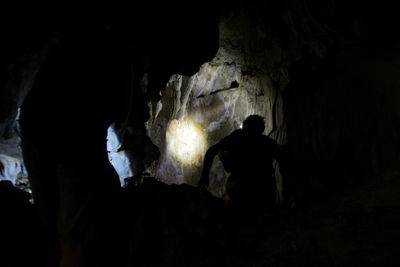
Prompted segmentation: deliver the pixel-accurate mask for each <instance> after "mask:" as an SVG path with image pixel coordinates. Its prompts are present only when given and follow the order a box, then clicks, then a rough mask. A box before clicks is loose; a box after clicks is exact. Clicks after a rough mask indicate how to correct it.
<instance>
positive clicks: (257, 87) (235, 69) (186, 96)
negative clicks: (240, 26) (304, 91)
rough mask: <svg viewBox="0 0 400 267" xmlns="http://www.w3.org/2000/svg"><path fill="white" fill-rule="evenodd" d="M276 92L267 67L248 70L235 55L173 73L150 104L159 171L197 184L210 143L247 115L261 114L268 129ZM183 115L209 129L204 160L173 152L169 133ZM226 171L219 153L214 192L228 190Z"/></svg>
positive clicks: (174, 180) (150, 126)
mask: <svg viewBox="0 0 400 267" xmlns="http://www.w3.org/2000/svg"><path fill="white" fill-rule="evenodd" d="M219 53H222V52H221V50H220V52H219ZM227 58H228V56H227V55H226V56H225V59H227ZM276 92H277V91H276V88H275V87H274V85H273V82H272V81H271V79H270V78H269V77H268V75H266V74H263V73H262V72H259V73H256V74H253V75H251V76H250V75H243V74H242V71H241V68H240V66H238V65H237V64H235V63H234V62H233V58H232V60H231V63H225V62H221V61H219V60H218V59H215V60H213V61H211V62H209V63H205V64H203V65H202V66H201V67H200V70H199V72H198V73H196V74H195V75H193V76H191V77H186V76H181V75H173V76H171V78H170V80H169V82H168V84H167V86H166V89H165V90H164V91H162V97H161V100H160V101H159V102H158V103H151V104H150V105H149V106H150V107H151V112H150V113H151V117H150V119H149V121H148V122H147V123H146V126H147V130H148V134H149V136H150V137H151V139H152V141H153V142H154V144H156V145H157V146H158V147H159V148H160V151H161V157H160V160H159V162H158V165H157V167H156V169H155V170H154V172H155V176H156V177H157V178H158V179H159V180H161V181H163V182H166V183H169V184H171V183H176V184H182V183H186V184H190V185H197V183H198V180H199V179H200V174H201V170H202V158H203V157H204V153H205V151H206V149H207V148H208V147H209V146H211V145H213V144H215V143H216V142H218V141H219V140H220V139H221V138H223V137H224V136H226V135H228V134H230V133H231V132H232V131H233V130H235V129H238V128H239V127H240V125H241V123H242V121H243V120H244V119H245V118H246V117H247V116H248V115H250V114H259V115H261V116H263V117H264V118H265V120H266V129H265V134H268V133H269V132H270V131H271V130H272V129H273V118H274V115H273V112H272V110H273V107H274V101H275V99H276ZM182 119H185V120H192V121H194V122H195V123H196V124H198V125H199V126H200V127H201V128H202V129H203V130H204V131H205V133H206V135H207V138H206V139H207V140H206V142H204V144H203V146H204V147H203V149H201V151H200V152H199V153H200V155H199V158H200V159H201V160H198V161H197V162H195V163H192V164H189V165H188V164H185V163H184V162H182V161H180V160H178V159H176V158H174V157H172V156H171V153H169V151H168V149H167V147H168V143H167V142H168V140H166V138H165V136H166V133H167V129H168V127H169V125H170V124H171V122H173V121H175V120H182ZM226 177H227V175H226V173H225V171H224V169H223V166H222V164H221V162H220V161H219V159H216V160H215V163H214V166H213V168H212V170H211V184H210V187H209V189H210V191H211V192H212V193H213V194H214V195H216V196H222V195H223V193H224V191H225V188H224V185H225V181H226Z"/></svg>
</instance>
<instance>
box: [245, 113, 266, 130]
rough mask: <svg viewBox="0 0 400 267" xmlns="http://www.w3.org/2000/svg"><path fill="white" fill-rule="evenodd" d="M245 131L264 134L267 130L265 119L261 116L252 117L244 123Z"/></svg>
mask: <svg viewBox="0 0 400 267" xmlns="http://www.w3.org/2000/svg"><path fill="white" fill-rule="evenodd" d="M243 129H245V130H250V131H253V132H255V133H258V134H262V133H263V132H264V129H265V122H264V118H263V117H261V116H259V115H250V116H248V117H247V118H246V119H245V120H244V121H243Z"/></svg>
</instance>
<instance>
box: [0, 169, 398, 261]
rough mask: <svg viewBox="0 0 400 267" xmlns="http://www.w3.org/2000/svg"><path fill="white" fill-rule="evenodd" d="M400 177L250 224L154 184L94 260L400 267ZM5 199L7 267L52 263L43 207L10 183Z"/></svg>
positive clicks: (137, 192)
mask: <svg viewBox="0 0 400 267" xmlns="http://www.w3.org/2000/svg"><path fill="white" fill-rule="evenodd" d="M399 178H400V174H396V173H392V174H387V175H384V176H382V177H380V178H379V179H377V180H375V181H373V182H369V183H367V184H365V185H364V186H361V187H358V188H357V189H352V190H348V192H345V190H344V192H343V193H342V194H341V195H340V196H336V197H332V198H330V199H327V200H325V201H319V202H318V203H314V204H313V205H309V206H303V207H297V208H279V209H276V210H268V211H265V212H263V213H259V214H256V215H251V214H247V216H246V214H240V215H237V214H234V213H233V214H232V213H231V212H230V210H229V208H228V207H227V206H226V205H225V203H224V202H223V201H222V200H220V199H218V198H215V197H213V196H212V195H211V194H210V193H209V192H208V191H205V190H202V189H199V188H195V187H191V186H188V185H166V184H162V183H159V182H157V181H156V180H153V179H149V180H148V181H147V182H145V183H144V184H143V185H142V186H141V187H140V188H138V187H128V188H124V189H122V192H121V196H122V198H121V206H120V209H119V210H120V211H121V217H120V218H118V219H117V220H119V221H118V225H119V229H118V231H117V232H118V233H119V234H118V236H117V237H116V238H115V239H114V242H115V243H112V244H107V245H106V246H103V247H102V248H101V249H99V250H97V248H95V249H94V250H93V251H92V254H91V255H92V256H93V255H94V256H93V257H96V258H98V259H99V261H101V259H102V257H101V255H104V253H106V254H107V253H108V254H110V255H111V258H114V260H115V264H114V266H398V265H399V260H398V255H400V246H399V245H398V240H399V238H400V230H399V229H398V227H399V225H400V215H399V214H400V212H399V211H400V195H399V194H398V192H399V189H400V179H399ZM1 191H2V192H1V194H0V197H1V202H0V204H1V207H2V209H1V210H2V219H1V224H2V225H1V228H0V229H1V232H2V238H1V241H0V243H1V250H0V254H1V257H0V259H1V260H0V266H28V265H27V264H29V265H31V266H34V265H35V263H43V262H46V261H47V260H48V258H51V255H49V254H51V253H54V251H53V252H51V250H48V249H45V248H46V244H45V243H46V242H45V239H43V238H41V233H43V228H42V227H41V226H40V224H39V223H38V218H37V217H36V216H35V213H34V209H33V206H32V205H31V204H29V201H28V199H27V197H26V195H23V194H20V191H17V190H15V189H10V188H9V187H7V186H6V184H4V183H2V185H1ZM99 251H100V252H101V253H99ZM21 255H23V257H21ZM35 266H39V265H35Z"/></svg>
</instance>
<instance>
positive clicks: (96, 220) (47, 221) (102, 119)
mask: <svg viewBox="0 0 400 267" xmlns="http://www.w3.org/2000/svg"><path fill="white" fill-rule="evenodd" d="M106 37H107V36H104V35H103V34H102V33H98V34H97V33H96V32H94V31H93V32H92V31H90V32H87V33H86V32H82V33H76V36H73V37H71V38H70V39H67V38H66V39H65V40H62V41H60V42H59V43H57V44H56V45H54V47H53V48H52V50H51V53H49V56H48V57H47V59H46V61H45V62H44V64H43V67H42V70H41V73H40V75H39V78H38V80H37V81H36V83H35V84H34V86H33V88H32V91H31V92H30V93H29V95H28V96H27V98H26V99H25V101H24V103H23V106H22V108H21V118H20V123H21V130H22V137H23V138H22V145H23V152H24V161H25V164H26V167H27V170H28V173H29V179H30V184H31V188H32V193H33V198H34V201H35V206H36V207H37V209H38V213H39V215H40V216H41V218H42V220H43V222H44V225H45V227H46V229H47V231H48V235H49V239H50V241H51V242H54V243H58V242H60V243H61V247H62V255H61V258H62V259H61V262H62V264H64V265H68V264H69V265H68V266H80V265H78V264H77V262H78V261H80V262H82V261H83V260H84V258H85V259H86V258H87V257H86V256H87V255H88V253H89V252H90V251H89V250H92V249H93V250H96V251H99V250H100V251H103V249H102V247H104V248H107V249H108V250H109V251H110V250H111V249H110V247H111V248H112V247H116V245H115V244H113V243H112V242H111V241H110V240H113V239H114V237H115V236H117V234H116V232H117V227H116V223H115V222H116V221H117V220H118V218H116V217H117V216H116V215H117V213H116V207H117V206H118V203H117V197H118V193H119V190H120V182H119V178H118V175H117V173H116V172H115V170H114V169H113V167H112V166H111V164H110V162H109V161H108V156H107V149H106V136H107V128H108V126H109V125H110V124H111V123H112V122H113V120H114V119H115V117H116V115H115V113H116V110H117V108H116V105H117V104H116V103H117V102H116V99H117V98H116V97H115V96H114V95H115V94H116V93H117V92H118V91H117V89H118V90H119V88H120V85H119V80H118V73H116V72H117V70H118V65H116V63H115V60H114V54H115V50H112V46H111V44H112V43H111V42H109V41H108V39H107V38H106ZM114 63H115V64H114ZM44 238H45V237H44ZM108 253H109V252H108ZM84 255H86V256H84ZM97 255H98V256H96V257H98V258H100V259H101V260H102V261H103V262H106V257H107V256H108V255H107V253H103V252H98V253H97ZM100 256H101V257H100ZM91 259H92V258H91ZM64 265H62V266H64ZM91 266H100V265H98V264H96V265H91ZM101 266H102V265H101ZM106 266H110V265H106Z"/></svg>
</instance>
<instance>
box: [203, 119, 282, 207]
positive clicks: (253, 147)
mask: <svg viewBox="0 0 400 267" xmlns="http://www.w3.org/2000/svg"><path fill="white" fill-rule="evenodd" d="M264 128H265V124H264V119H263V118H262V117H261V116H258V115H250V116H249V117H247V119H246V120H245V121H244V122H243V127H242V129H239V130H236V131H234V132H233V133H231V134H230V135H228V136H226V137H225V138H223V139H222V140H221V141H220V142H218V143H217V144H215V145H213V146H212V147H210V148H209V149H208V150H207V153H206V155H205V157H204V166H203V173H202V177H201V179H200V182H199V186H201V187H204V186H207V185H208V183H209V173H210V168H211V165H212V162H213V160H214V157H215V156H216V155H219V157H220V159H221V161H222V163H223V165H224V168H225V170H226V171H227V172H229V173H230V177H229V178H228V183H227V194H228V197H229V199H230V203H231V204H232V206H233V207H235V208H237V209H248V208H255V209H257V208H256V206H257V207H260V206H259V205H261V206H262V207H265V206H274V205H275V204H276V183H275V178H274V175H273V173H274V169H273V165H272V164H273V160H274V159H276V160H278V161H279V159H280V147H279V145H278V144H277V143H276V141H274V140H273V139H271V138H269V137H267V136H266V135H263V131H264Z"/></svg>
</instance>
